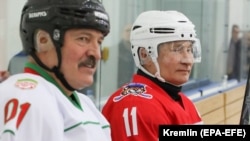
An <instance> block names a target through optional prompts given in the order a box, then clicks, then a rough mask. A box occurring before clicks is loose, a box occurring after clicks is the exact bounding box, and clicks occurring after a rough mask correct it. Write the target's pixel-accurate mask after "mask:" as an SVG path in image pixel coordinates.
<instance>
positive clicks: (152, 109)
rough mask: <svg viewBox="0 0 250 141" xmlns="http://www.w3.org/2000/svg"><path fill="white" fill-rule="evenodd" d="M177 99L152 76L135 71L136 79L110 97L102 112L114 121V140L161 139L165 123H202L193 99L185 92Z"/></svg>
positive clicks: (112, 131) (112, 122)
mask: <svg viewBox="0 0 250 141" xmlns="http://www.w3.org/2000/svg"><path fill="white" fill-rule="evenodd" d="M179 95H180V98H181V100H180V101H175V100H174V99H172V98H171V97H170V96H169V95H168V94H167V93H166V92H165V91H164V90H163V89H162V88H161V87H159V86H158V85H156V84H155V83H154V82H152V81H151V80H149V79H148V78H146V77H144V76H141V75H137V74H136V75H134V78H133V81H132V83H129V84H126V85H124V86H123V87H122V88H120V89H118V90H117V91H116V92H115V93H114V94H113V95H111V97H110V98H109V99H108V101H107V103H106V104H105V105H104V107H103V109H102V113H103V114H104V116H105V117H106V118H107V120H108V121H109V122H110V125H111V134H112V141H158V128H159V125H163V124H175V125H176V124H202V123H203V122H202V120H201V117H200V115H199V113H198V112H197V110H196V107H195V105H194V104H193V102H192V101H191V100H190V99H188V97H187V96H185V95H184V94H183V93H179Z"/></svg>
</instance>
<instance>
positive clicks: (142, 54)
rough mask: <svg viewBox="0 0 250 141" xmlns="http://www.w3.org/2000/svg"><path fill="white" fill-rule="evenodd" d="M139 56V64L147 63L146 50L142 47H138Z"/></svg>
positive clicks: (148, 57) (148, 58)
mask: <svg viewBox="0 0 250 141" xmlns="http://www.w3.org/2000/svg"><path fill="white" fill-rule="evenodd" d="M139 57H140V61H141V65H144V64H147V63H148V61H149V60H150V56H149V55H148V51H147V50H146V49H145V48H143V47H140V48H139Z"/></svg>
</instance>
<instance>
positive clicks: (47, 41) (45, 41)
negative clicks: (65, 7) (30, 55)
mask: <svg viewBox="0 0 250 141" xmlns="http://www.w3.org/2000/svg"><path fill="white" fill-rule="evenodd" d="M35 41H36V50H37V52H47V51H48V50H50V49H51V47H53V43H52V41H51V38H50V35H49V33H48V32H46V31H44V30H38V31H37V33H36V36H35Z"/></svg>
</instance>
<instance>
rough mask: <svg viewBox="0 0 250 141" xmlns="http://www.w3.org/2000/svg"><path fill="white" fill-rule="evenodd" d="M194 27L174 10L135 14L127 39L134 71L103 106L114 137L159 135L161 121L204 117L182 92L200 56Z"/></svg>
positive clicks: (145, 140) (139, 139)
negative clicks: (131, 76) (135, 67)
mask: <svg viewBox="0 0 250 141" xmlns="http://www.w3.org/2000/svg"><path fill="white" fill-rule="evenodd" d="M194 27H195V26H194V25H193V23H192V22H191V21H190V20H189V19H188V18H187V17H186V16H185V15H183V14H182V13H180V12H177V11H147V12H143V13H141V14H140V15H139V16H138V17H137V19H136V21H135V22H134V24H133V27H132V30H131V38H130V41H131V44H132V46H131V50H132V54H133V57H134V61H135V64H136V66H137V67H138V71H137V73H136V74H135V75H134V76H133V80H132V82H130V83H128V84H125V85H123V86H122V87H121V88H119V89H118V90H117V91H116V92H114V93H113V94H112V95H111V97H110V98H109V99H108V101H107V103H106V104H105V105H104V107H103V109H102V113H103V114H104V115H105V117H106V118H107V120H108V121H109V122H110V125H111V134H112V141H158V128H159V125H161V124H175V125H176V124H179V125H181V124H182V125H183V124H202V123H203V122H202V119H201V117H200V115H199V113H198V111H197V110H196V108H195V105H194V104H193V102H192V101H191V100H190V99H189V98H188V97H187V96H185V95H184V94H183V93H182V92H181V88H182V85H183V84H184V83H186V82H187V81H188V79H189V76H190V73H191V69H192V66H193V63H195V62H200V61H201V47H200V42H199V40H198V39H197V38H196V33H195V29H194Z"/></svg>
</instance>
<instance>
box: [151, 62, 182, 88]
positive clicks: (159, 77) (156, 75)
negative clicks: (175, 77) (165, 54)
mask: <svg viewBox="0 0 250 141" xmlns="http://www.w3.org/2000/svg"><path fill="white" fill-rule="evenodd" d="M152 60H153V63H154V64H155V67H156V73H155V74H154V77H156V78H157V79H158V80H159V81H161V82H164V83H168V84H171V85H173V86H177V87H180V86H181V85H175V84H173V83H170V82H168V81H166V80H165V79H164V78H163V77H161V74H160V67H159V64H158V62H157V60H156V57H152Z"/></svg>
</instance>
